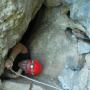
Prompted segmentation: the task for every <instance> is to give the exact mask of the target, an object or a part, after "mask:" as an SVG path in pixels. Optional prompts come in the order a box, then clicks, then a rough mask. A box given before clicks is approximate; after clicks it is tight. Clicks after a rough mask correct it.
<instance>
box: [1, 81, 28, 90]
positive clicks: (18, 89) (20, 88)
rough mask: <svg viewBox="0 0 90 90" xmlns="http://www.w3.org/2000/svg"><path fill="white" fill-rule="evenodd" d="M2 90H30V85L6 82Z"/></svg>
mask: <svg viewBox="0 0 90 90" xmlns="http://www.w3.org/2000/svg"><path fill="white" fill-rule="evenodd" d="M3 89H4V90H12V89H13V90H30V83H28V84H27V83H26V84H25V83H18V82H12V81H6V82H5V83H4V88H3Z"/></svg>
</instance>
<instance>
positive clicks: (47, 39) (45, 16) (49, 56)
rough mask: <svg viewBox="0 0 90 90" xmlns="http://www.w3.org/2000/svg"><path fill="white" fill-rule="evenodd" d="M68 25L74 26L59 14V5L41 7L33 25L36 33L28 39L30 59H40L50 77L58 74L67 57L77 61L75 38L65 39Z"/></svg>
mask: <svg viewBox="0 0 90 90" xmlns="http://www.w3.org/2000/svg"><path fill="white" fill-rule="evenodd" d="M40 16H42V17H40ZM38 22H39V23H38ZM68 26H72V27H75V24H74V23H72V22H71V21H70V20H69V19H68V18H67V16H66V15H61V13H60V7H59V6H58V7H54V8H43V9H42V10H41V12H40V14H39V16H38V19H37V21H36V25H35V27H34V29H35V30H36V34H35V33H33V36H32V37H31V39H30V40H29V41H30V51H31V54H32V59H34V58H38V59H40V60H41V62H42V64H43V66H44V71H43V72H44V74H47V75H50V76H51V77H56V76H57V75H58V73H59V71H61V70H62V68H63V66H64V64H65V62H66V60H67V59H74V60H75V61H76V62H78V61H77V60H76V58H77V40H76V39H75V38H74V37H71V40H69V39H68V40H67V37H66V35H65V29H66V27H68ZM73 38H74V39H73ZM74 57H75V58H74Z"/></svg>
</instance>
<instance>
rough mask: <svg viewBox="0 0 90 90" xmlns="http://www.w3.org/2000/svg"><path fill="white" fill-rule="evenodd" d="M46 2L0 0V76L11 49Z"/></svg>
mask: <svg viewBox="0 0 90 90" xmlns="http://www.w3.org/2000/svg"><path fill="white" fill-rule="evenodd" d="M43 1H44V0H34V1H33V0H0V74H1V73H2V71H3V69H2V68H3V62H4V61H3V59H4V57H5V55H6V54H7V51H8V49H9V48H11V47H12V46H13V45H15V43H16V42H18V41H19V40H20V38H21V36H22V35H23V33H24V32H25V30H26V28H27V26H28V24H29V22H30V21H31V20H32V19H33V18H34V16H35V14H36V13H37V11H38V10H39V9H40V7H41V5H42V3H43Z"/></svg>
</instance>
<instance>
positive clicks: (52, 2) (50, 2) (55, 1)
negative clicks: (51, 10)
mask: <svg viewBox="0 0 90 90" xmlns="http://www.w3.org/2000/svg"><path fill="white" fill-rule="evenodd" d="M62 1H63V0H45V2H44V4H45V5H46V6H47V7H51V6H54V7H55V6H58V5H60V4H61V3H62Z"/></svg>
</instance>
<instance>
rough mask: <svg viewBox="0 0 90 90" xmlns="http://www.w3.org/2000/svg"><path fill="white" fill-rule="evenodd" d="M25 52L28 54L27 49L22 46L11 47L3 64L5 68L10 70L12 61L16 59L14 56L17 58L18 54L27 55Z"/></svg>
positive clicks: (19, 44) (18, 44)
mask: <svg viewBox="0 0 90 90" xmlns="http://www.w3.org/2000/svg"><path fill="white" fill-rule="evenodd" d="M27 52H28V50H27V48H26V47H25V46H24V45H23V44H21V43H17V44H16V45H15V46H14V47H13V49H12V51H11V54H10V56H9V58H8V59H7V60H6V62H5V67H6V68H7V69H10V68H11V67H12V66H13V61H14V59H15V58H16V56H17V55H18V54H20V53H27Z"/></svg>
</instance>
